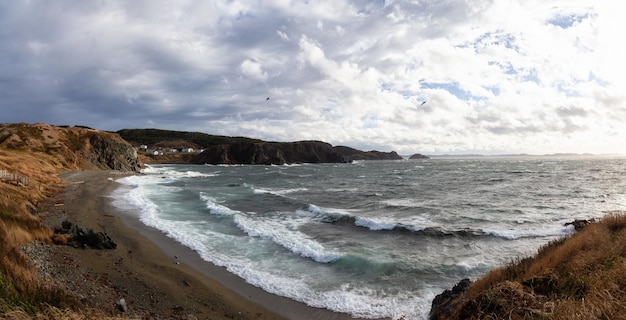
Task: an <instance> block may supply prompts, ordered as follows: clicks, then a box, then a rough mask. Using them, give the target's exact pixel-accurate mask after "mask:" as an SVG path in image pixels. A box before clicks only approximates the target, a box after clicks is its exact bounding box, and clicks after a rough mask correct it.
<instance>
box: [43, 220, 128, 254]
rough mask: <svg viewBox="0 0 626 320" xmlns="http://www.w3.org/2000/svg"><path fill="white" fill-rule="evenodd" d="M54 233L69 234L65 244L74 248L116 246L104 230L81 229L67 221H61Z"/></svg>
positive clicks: (112, 247)
mask: <svg viewBox="0 0 626 320" xmlns="http://www.w3.org/2000/svg"><path fill="white" fill-rule="evenodd" d="M54 233H57V234H66V235H69V239H68V242H67V245H69V246H72V247H74V248H82V249H98V250H104V249H115V248H117V244H116V243H115V242H113V240H112V239H111V237H109V236H108V235H107V234H106V233H105V232H95V231H93V229H83V228H81V227H79V226H77V225H75V224H73V223H71V222H69V221H63V223H62V224H61V228H56V229H55V230H54Z"/></svg>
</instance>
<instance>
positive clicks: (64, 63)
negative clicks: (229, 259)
mask: <svg viewBox="0 0 626 320" xmlns="http://www.w3.org/2000/svg"><path fill="white" fill-rule="evenodd" d="M609 2H611V3H612V4H607V3H609ZM597 3H603V4H597ZM619 5H620V3H619V1H580V0H498V1H496V0H404V1H403V0H398V1H393V0H389V1H358V0H353V1H336V0H328V1H326V0H320V1H315V0H308V1H305V0H293V1H292V0H270V1H263V0H257V1H254V0H249V1H227V0H223V1H213V0H198V1H191V0H190V1H159V0H132V1H122V0H119V1H116V0H93V1H83V0H76V1H71V0H59V1H44V0H0V122H5V123H6V122H47V123H51V124H58V125H86V126H90V127H93V128H97V129H102V130H119V129H123V128H160V129H172V130H184V131H201V132H206V133H210V134H219V135H229V136H248V137H254V138H261V139H264V140H270V141H295V140H323V141H326V142H329V143H332V144H333V145H348V146H351V147H355V148H359V149H363V150H371V149H376V150H381V151H390V150H395V151H397V152H399V153H400V154H407V155H408V154H412V153H416V152H420V153H427V154H443V153H483V154H498V153H518V152H520V153H521V152H524V153H534V154H543V153H556V152H581V153H582V152H589V153H626V125H625V124H624V123H623V121H624V120H626V90H624V89H625V88H626V76H625V72H626V67H625V65H626V63H624V61H623V59H624V57H626V48H625V45H624V44H623V43H624V42H623V40H622V39H623V34H622V33H623V32H624V30H626V26H625V24H624V22H622V21H623V19H622V18H621V16H620V14H619V13H620V12H621V10H620V8H617V7H612V6H619ZM268 98H269V99H268Z"/></svg>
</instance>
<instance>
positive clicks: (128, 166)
mask: <svg viewBox="0 0 626 320" xmlns="http://www.w3.org/2000/svg"><path fill="white" fill-rule="evenodd" d="M88 145H89V147H87V148H85V149H84V150H81V151H79V152H78V153H79V154H81V155H82V156H83V157H84V159H85V160H87V161H88V162H90V163H92V164H94V165H96V166H97V167H99V168H101V169H112V170H119V171H133V172H137V171H139V170H140V165H139V161H138V156H137V150H135V148H134V147H133V146H132V145H131V144H129V143H128V142H126V141H124V140H122V139H121V138H119V137H118V136H117V135H114V134H112V133H104V132H95V133H92V134H90V135H89V144H88Z"/></svg>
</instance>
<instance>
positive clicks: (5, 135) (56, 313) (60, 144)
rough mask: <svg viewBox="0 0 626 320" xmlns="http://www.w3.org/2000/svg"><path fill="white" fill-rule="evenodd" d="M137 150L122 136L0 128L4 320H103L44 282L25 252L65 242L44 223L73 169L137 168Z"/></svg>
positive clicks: (0, 307)
mask: <svg viewBox="0 0 626 320" xmlns="http://www.w3.org/2000/svg"><path fill="white" fill-rule="evenodd" d="M133 155H134V149H133V148H132V146H130V144H128V143H127V142H126V141H124V140H122V139H121V138H120V137H119V136H117V135H115V134H111V133H106V132H101V131H97V130H93V129H88V128H81V127H74V128H69V127H68V128H61V127H54V126H50V125H47V124H5V125H0V170H2V171H3V172H4V173H5V174H4V175H2V179H1V181H0V318H6V319H31V318H37V319H68V318H69V319H71V318H75V319H84V318H100V317H101V316H102V314H101V313H100V312H98V311H97V310H90V311H86V310H80V303H78V302H77V301H74V300H73V298H71V296H70V295H68V294H67V293H65V292H63V291H61V290H59V289H58V288H55V287H53V286H50V285H49V284H47V283H43V282H42V281H41V280H40V279H38V276H37V272H36V270H35V268H34V266H33V265H32V264H31V262H30V261H28V259H27V258H26V256H25V255H24V254H23V253H22V252H21V248H22V247H23V246H24V245H26V244H29V243H32V242H34V241H39V242H43V243H48V244H52V243H63V242H64V241H65V239H64V238H60V237H58V236H56V235H54V232H53V231H52V230H50V229H49V228H48V227H46V226H44V225H43V224H42V223H41V220H40V217H39V215H40V214H41V213H42V210H44V207H45V204H46V201H47V200H48V199H49V198H50V197H52V196H53V195H55V194H57V193H59V192H61V191H62V190H63V181H62V180H61V178H60V177H59V173H60V172H63V171H68V170H84V169H91V170H93V169H115V170H124V171H134V170H137V169H138V168H139V167H138V163H137V162H136V154H135V155H134V158H133Z"/></svg>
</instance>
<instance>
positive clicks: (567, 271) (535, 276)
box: [431, 213, 626, 319]
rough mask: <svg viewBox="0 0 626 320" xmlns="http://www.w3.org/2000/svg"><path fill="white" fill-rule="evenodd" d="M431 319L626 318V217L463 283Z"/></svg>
mask: <svg viewBox="0 0 626 320" xmlns="http://www.w3.org/2000/svg"><path fill="white" fill-rule="evenodd" d="M464 289H466V290H465V291H463V290H464ZM431 319H626V215H624V214H623V213H614V214H610V215H608V216H606V217H605V218H604V219H602V221H600V222H597V223H592V224H589V225H587V226H585V227H584V228H583V229H582V231H579V232H577V233H575V234H574V235H572V236H570V237H568V238H562V239H559V240H555V241H553V242H551V243H549V244H547V245H545V246H544V247H542V248H541V249H540V250H539V251H538V253H537V254H536V255H535V256H533V257H528V258H523V259H519V260H518V261H514V262H512V263H511V264H509V265H508V266H505V267H502V268H499V269H495V270H493V271H491V272H490V273H488V274H487V275H486V276H484V277H482V278H481V279H479V280H477V281H476V282H475V283H473V284H471V285H470V286H468V283H467V282H462V283H460V284H459V285H457V287H455V289H454V290H451V291H447V292H446V293H445V294H442V295H440V296H438V297H437V298H436V299H435V300H434V301H433V309H432V310H431Z"/></svg>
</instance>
